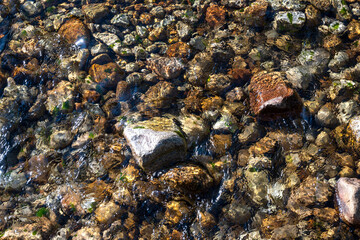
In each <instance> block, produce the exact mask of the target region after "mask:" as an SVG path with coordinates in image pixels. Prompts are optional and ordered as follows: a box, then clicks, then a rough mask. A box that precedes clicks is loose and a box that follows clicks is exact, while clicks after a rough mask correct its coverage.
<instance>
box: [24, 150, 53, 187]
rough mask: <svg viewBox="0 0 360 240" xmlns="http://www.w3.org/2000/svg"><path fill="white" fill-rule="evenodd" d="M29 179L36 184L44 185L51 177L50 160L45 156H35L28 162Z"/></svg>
mask: <svg viewBox="0 0 360 240" xmlns="http://www.w3.org/2000/svg"><path fill="white" fill-rule="evenodd" d="M27 173H28V175H29V179H31V180H32V181H34V182H36V183H40V184H44V183H46V182H47V179H48V175H49V166H48V160H47V158H46V157H45V156H44V155H38V156H33V157H31V158H30V159H29V161H28V171H27Z"/></svg>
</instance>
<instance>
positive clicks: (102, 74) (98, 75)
mask: <svg viewBox="0 0 360 240" xmlns="http://www.w3.org/2000/svg"><path fill="white" fill-rule="evenodd" d="M89 74H90V75H91V77H92V79H93V80H94V81H95V82H96V83H99V85H100V86H101V87H102V88H106V89H112V88H115V87H116V85H117V83H118V82H119V81H121V80H123V78H124V76H125V74H124V71H123V70H122V69H120V67H119V66H118V65H117V64H116V63H114V62H109V63H105V64H97V63H94V64H92V65H91V67H90V69H89ZM101 93H105V92H101Z"/></svg>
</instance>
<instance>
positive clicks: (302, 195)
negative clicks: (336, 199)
mask: <svg viewBox="0 0 360 240" xmlns="http://www.w3.org/2000/svg"><path fill="white" fill-rule="evenodd" d="M331 196H332V191H331V188H330V185H329V183H328V182H326V181H320V180H318V179H316V178H315V177H311V176H310V177H308V178H306V179H305V181H303V182H302V183H301V185H300V186H299V187H298V188H297V189H294V190H293V191H292V193H291V195H290V198H289V200H288V203H287V207H288V208H289V209H290V210H291V211H293V212H295V213H297V214H298V215H300V217H301V218H304V217H307V216H309V215H311V214H312V211H313V210H312V209H311V207H312V206H314V205H315V204H318V205H320V206H322V205H324V204H325V203H326V202H327V201H329V200H330V197H331Z"/></svg>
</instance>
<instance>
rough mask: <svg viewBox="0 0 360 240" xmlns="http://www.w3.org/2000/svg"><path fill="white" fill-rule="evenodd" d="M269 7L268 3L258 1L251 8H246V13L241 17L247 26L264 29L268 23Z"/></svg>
mask: <svg viewBox="0 0 360 240" xmlns="http://www.w3.org/2000/svg"><path fill="white" fill-rule="evenodd" d="M268 6H269V2H268V1H265V0H257V1H255V2H253V3H252V4H251V5H250V6H247V7H245V9H244V12H242V13H241V14H240V17H241V18H242V19H243V21H244V24H245V25H247V26H255V27H262V26H263V25H264V24H265V23H266V12H267V8H268Z"/></svg>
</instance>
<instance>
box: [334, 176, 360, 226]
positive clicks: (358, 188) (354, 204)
mask: <svg viewBox="0 0 360 240" xmlns="http://www.w3.org/2000/svg"><path fill="white" fill-rule="evenodd" d="M359 194H360V179H357V178H345V177H343V178H340V179H339V180H338V181H337V183H336V201H337V204H338V207H339V212H340V217H341V219H342V220H344V221H345V222H347V223H349V224H354V225H360V199H359Z"/></svg>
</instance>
